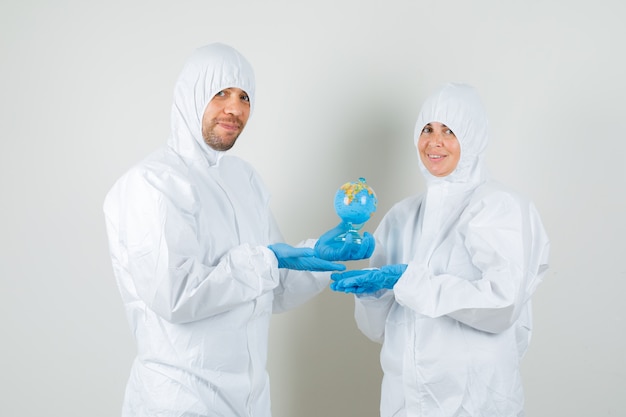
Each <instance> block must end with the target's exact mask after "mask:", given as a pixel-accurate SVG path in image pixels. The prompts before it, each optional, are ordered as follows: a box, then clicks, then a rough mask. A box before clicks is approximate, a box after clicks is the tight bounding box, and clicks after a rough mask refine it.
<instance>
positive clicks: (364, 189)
mask: <svg viewBox="0 0 626 417" xmlns="http://www.w3.org/2000/svg"><path fill="white" fill-rule="evenodd" d="M377 204H378V200H377V199H376V194H375V193H374V190H372V188H371V187H370V186H369V185H367V183H366V182H365V178H359V180H358V181H355V182H347V183H345V184H344V185H342V186H341V187H339V189H338V190H337V193H336V194H335V211H336V212H337V215H338V216H339V217H340V218H341V219H342V220H343V221H344V222H346V223H349V224H351V226H352V227H353V228H354V229H357V230H358V229H359V228H360V226H361V225H363V223H365V222H366V221H368V220H369V218H370V216H371V215H372V213H373V212H375V211H376V205H377Z"/></svg>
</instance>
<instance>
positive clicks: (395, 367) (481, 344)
mask: <svg viewBox="0 0 626 417" xmlns="http://www.w3.org/2000/svg"><path fill="white" fill-rule="evenodd" d="M429 122H440V123H443V124H445V125H447V126H448V127H449V128H450V129H451V130H452V131H453V132H454V133H455V135H456V137H457V139H458V141H459V143H460V147H461V157H460V160H459V163H458V165H457V167H456V169H455V170H454V171H453V172H452V173H451V174H450V175H448V176H446V177H443V178H438V177H435V176H433V175H431V174H430V173H429V172H428V171H427V170H426V168H425V167H424V165H423V163H422V162H421V160H420V161H419V165H420V168H421V170H422V172H423V174H424V176H425V177H426V180H427V187H428V188H427V191H426V193H424V194H422V195H417V196H413V197H410V198H407V199H405V200H403V201H400V202H399V203H397V204H396V205H395V206H394V207H393V208H392V209H391V210H390V211H389V212H388V213H387V214H386V215H385V217H384V218H383V219H382V221H381V223H380V225H379V227H378V228H377V230H376V231H375V233H374V236H375V237H376V250H375V251H374V254H373V256H372V258H371V261H370V264H371V266H372V267H380V266H383V265H386V264H408V267H407V269H406V271H405V273H404V274H403V275H402V276H401V278H400V279H399V280H398V282H397V283H396V285H395V287H394V289H393V290H389V291H386V290H383V291H379V292H377V293H375V294H373V295H366V296H357V297H356V307H355V318H356V321H357V324H358V327H359V328H360V329H361V331H362V332H363V333H364V334H365V335H366V336H367V337H369V338H370V339H371V340H374V341H378V342H381V343H382V344H383V346H382V349H381V366H382V369H383V371H384V377H383V382H382V393H381V407H380V409H381V416H382V417H391V416H393V417H400V416H402V417H405V416H411V417H417V416H420V417H435V416H436V417H452V416H455V417H470V416H471V417H479V416H480V417H487V416H489V417H512V416H522V415H523V406H524V396H523V390H522V381H521V377H520V370H519V366H520V360H521V358H522V356H523V355H524V352H525V351H526V348H527V347H528V343H529V341H530V335H531V328H532V324H531V302H530V297H531V295H532V294H533V292H534V291H535V288H536V287H537V285H538V284H539V282H540V281H541V280H542V277H543V275H544V273H545V270H546V269H547V257H548V250H549V242H548V238H547V236H546V233H545V231H544V229H543V226H542V223H541V221H540V218H539V215H538V214H537V211H536V210H535V207H534V206H533V204H532V203H531V202H529V201H527V200H525V199H523V198H522V197H520V196H518V195H517V194H515V193H513V192H511V191H509V190H507V189H505V188H504V187H503V186H501V185H499V184H496V183H495V182H492V181H490V180H488V178H487V173H486V170H485V167H484V161H483V157H484V153H485V148H486V146H487V130H488V129H487V118H486V114H485V111H484V109H483V107H482V104H481V102H480V99H479V98H478V96H477V94H476V93H475V91H474V89H473V88H471V87H469V86H465V85H458V84H448V85H445V86H444V87H442V88H441V89H440V90H438V91H437V92H436V93H435V94H434V95H432V96H431V97H430V98H429V99H428V100H427V101H426V102H425V103H424V105H423V107H422V110H421V112H420V115H419V117H418V120H417V123H416V126H415V144H416V145H417V140H418V138H419V135H420V132H421V131H422V128H423V127H424V126H425V125H426V124H427V123H429ZM418 159H419V158H418Z"/></svg>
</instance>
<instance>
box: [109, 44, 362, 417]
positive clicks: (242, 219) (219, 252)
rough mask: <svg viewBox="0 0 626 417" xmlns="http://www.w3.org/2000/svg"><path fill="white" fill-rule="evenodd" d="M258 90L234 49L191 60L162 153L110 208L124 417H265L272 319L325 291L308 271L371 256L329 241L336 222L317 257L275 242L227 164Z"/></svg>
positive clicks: (135, 173) (127, 178) (116, 190)
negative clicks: (124, 357)
mask: <svg viewBox="0 0 626 417" xmlns="http://www.w3.org/2000/svg"><path fill="white" fill-rule="evenodd" d="M254 92H255V80H254V73H253V70H252V67H251V66H250V64H249V63H248V61H247V60H246V59H245V58H244V57H243V56H242V55H241V54H239V53H238V52H237V51H236V50H234V49H233V48H231V47H229V46H226V45H223V44H211V45H208V46H205V47H203V48H200V49H198V50H196V51H195V52H194V54H193V55H192V56H191V58H190V59H189V61H188V62H187V63H186V65H185V66H184V68H183V70H182V73H181V75H180V77H179V79H178V81H177V83H176V87H175V90H174V103H173V106H172V119H171V122H172V132H171V135H170V137H169V140H168V142H167V146H164V147H163V148H161V149H159V150H157V151H156V152H155V153H153V154H152V155H150V156H148V157H147V158H146V159H145V160H143V161H142V162H141V163H139V164H138V165H137V166H135V167H133V168H132V169H131V170H129V171H128V172H127V173H126V174H125V175H123V176H122V177H121V178H120V179H119V180H118V181H117V182H116V184H115V185H114V186H113V188H112V189H111V191H110V192H109V193H108V195H107V197H106V199H105V203H104V213H105V218H106V226H107V232H108V236H109V244H110V252H111V258H112V262H113V268H114V272H115V275H116V279H117V282H118V285H119V288H120V292H121V294H122V298H123V301H124V304H125V307H126V310H127V315H128V319H129V322H130V325H131V328H132V332H133V335H134V336H135V338H136V342H137V349H138V356H137V358H136V360H135V362H134V364H133V367H132V370H131V375H130V378H129V381H128V385H127V388H126V395H125V401H124V405H123V412H122V414H123V416H133V417H141V416H150V417H157V416H177V417H179V416H238V417H241V416H269V415H270V394H269V381H268V375H267V372H266V369H265V367H266V353H267V343H268V327H269V319H270V316H271V313H272V312H280V311H283V310H286V309H289V308H293V307H295V306H298V305H300V304H302V303H303V302H305V301H307V300H308V299H310V298H311V297H313V296H314V295H316V294H318V293H319V292H320V291H322V290H323V289H324V288H325V287H326V285H327V284H328V281H329V278H328V277H327V276H325V275H327V274H324V275H321V274H318V273H317V274H316V273H312V272H303V271H304V270H309V271H328V270H343V269H345V266H343V265H341V264H336V263H333V262H330V261H328V260H325V259H331V260H349V259H358V258H363V257H368V256H369V255H370V254H371V252H372V251H373V246H367V245H362V246H363V247H362V248H361V247H359V246H356V245H352V244H351V242H347V243H346V244H345V245H343V246H341V247H340V246H339V245H337V244H336V243H330V242H332V241H333V240H332V237H333V236H331V235H337V234H339V233H341V228H342V225H339V226H338V227H337V228H335V229H332V230H331V231H329V232H327V233H326V234H324V237H322V238H320V239H319V241H318V242H317V245H318V246H319V247H318V250H317V251H316V250H314V249H313V248H312V245H313V243H315V242H309V245H308V247H302V248H295V247H292V246H289V245H287V244H285V243H281V242H282V236H281V234H280V232H279V229H278V227H277V225H276V222H275V221H274V219H273V216H272V213H271V212H270V209H269V194H268V192H267V190H266V188H265V186H264V185H263V183H262V181H261V179H260V177H259V175H258V174H257V173H256V171H255V170H254V169H253V168H252V167H251V166H250V165H249V164H248V163H246V162H244V161H242V160H241V159H239V158H237V157H234V156H230V155H226V151H228V150H229V149H230V148H231V147H232V146H233V145H234V144H235V142H236V140H237V138H238V137H239V135H240V133H241V132H242V131H243V129H244V127H245V125H246V122H247V121H248V118H249V116H250V114H251V113H252V111H253V108H254ZM325 242H328V245H325ZM372 242H373V238H372V237H371V236H368V245H371V243H372ZM316 253H319V254H320V256H323V257H324V258H325V259H322V258H320V257H318V256H316ZM279 268H283V269H280V270H279ZM284 268H290V269H284ZM295 270H301V271H295Z"/></svg>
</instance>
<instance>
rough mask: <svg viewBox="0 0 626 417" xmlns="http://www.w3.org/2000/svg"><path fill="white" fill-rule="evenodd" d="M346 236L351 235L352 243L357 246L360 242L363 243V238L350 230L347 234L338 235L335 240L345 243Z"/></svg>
mask: <svg viewBox="0 0 626 417" xmlns="http://www.w3.org/2000/svg"><path fill="white" fill-rule="evenodd" d="M348 235H352V243H356V244H357V245H360V244H361V242H363V238H362V237H361V235H360V234H359V233H358V232H357V231H356V230H355V229H350V230H348V231H347V232H345V233H342V234H340V235H339V236H337V237H336V238H335V240H336V241H338V242H345V241H346V236H348Z"/></svg>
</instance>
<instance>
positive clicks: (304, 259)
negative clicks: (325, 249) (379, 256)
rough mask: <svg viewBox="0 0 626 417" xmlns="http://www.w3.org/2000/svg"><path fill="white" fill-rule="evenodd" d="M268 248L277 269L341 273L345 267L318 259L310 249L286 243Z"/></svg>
mask: <svg viewBox="0 0 626 417" xmlns="http://www.w3.org/2000/svg"><path fill="white" fill-rule="evenodd" d="M268 248H269V249H270V250H271V251H272V252H274V255H276V259H278V267H279V268H288V269H297V270H299V271H343V270H345V269H346V266H345V265H342V264H337V263H334V262H330V261H328V260H325V259H320V258H318V257H317V256H315V251H314V250H313V249H311V248H295V247H293V246H291V245H288V244H286V243H275V244H273V245H269V246H268Z"/></svg>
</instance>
